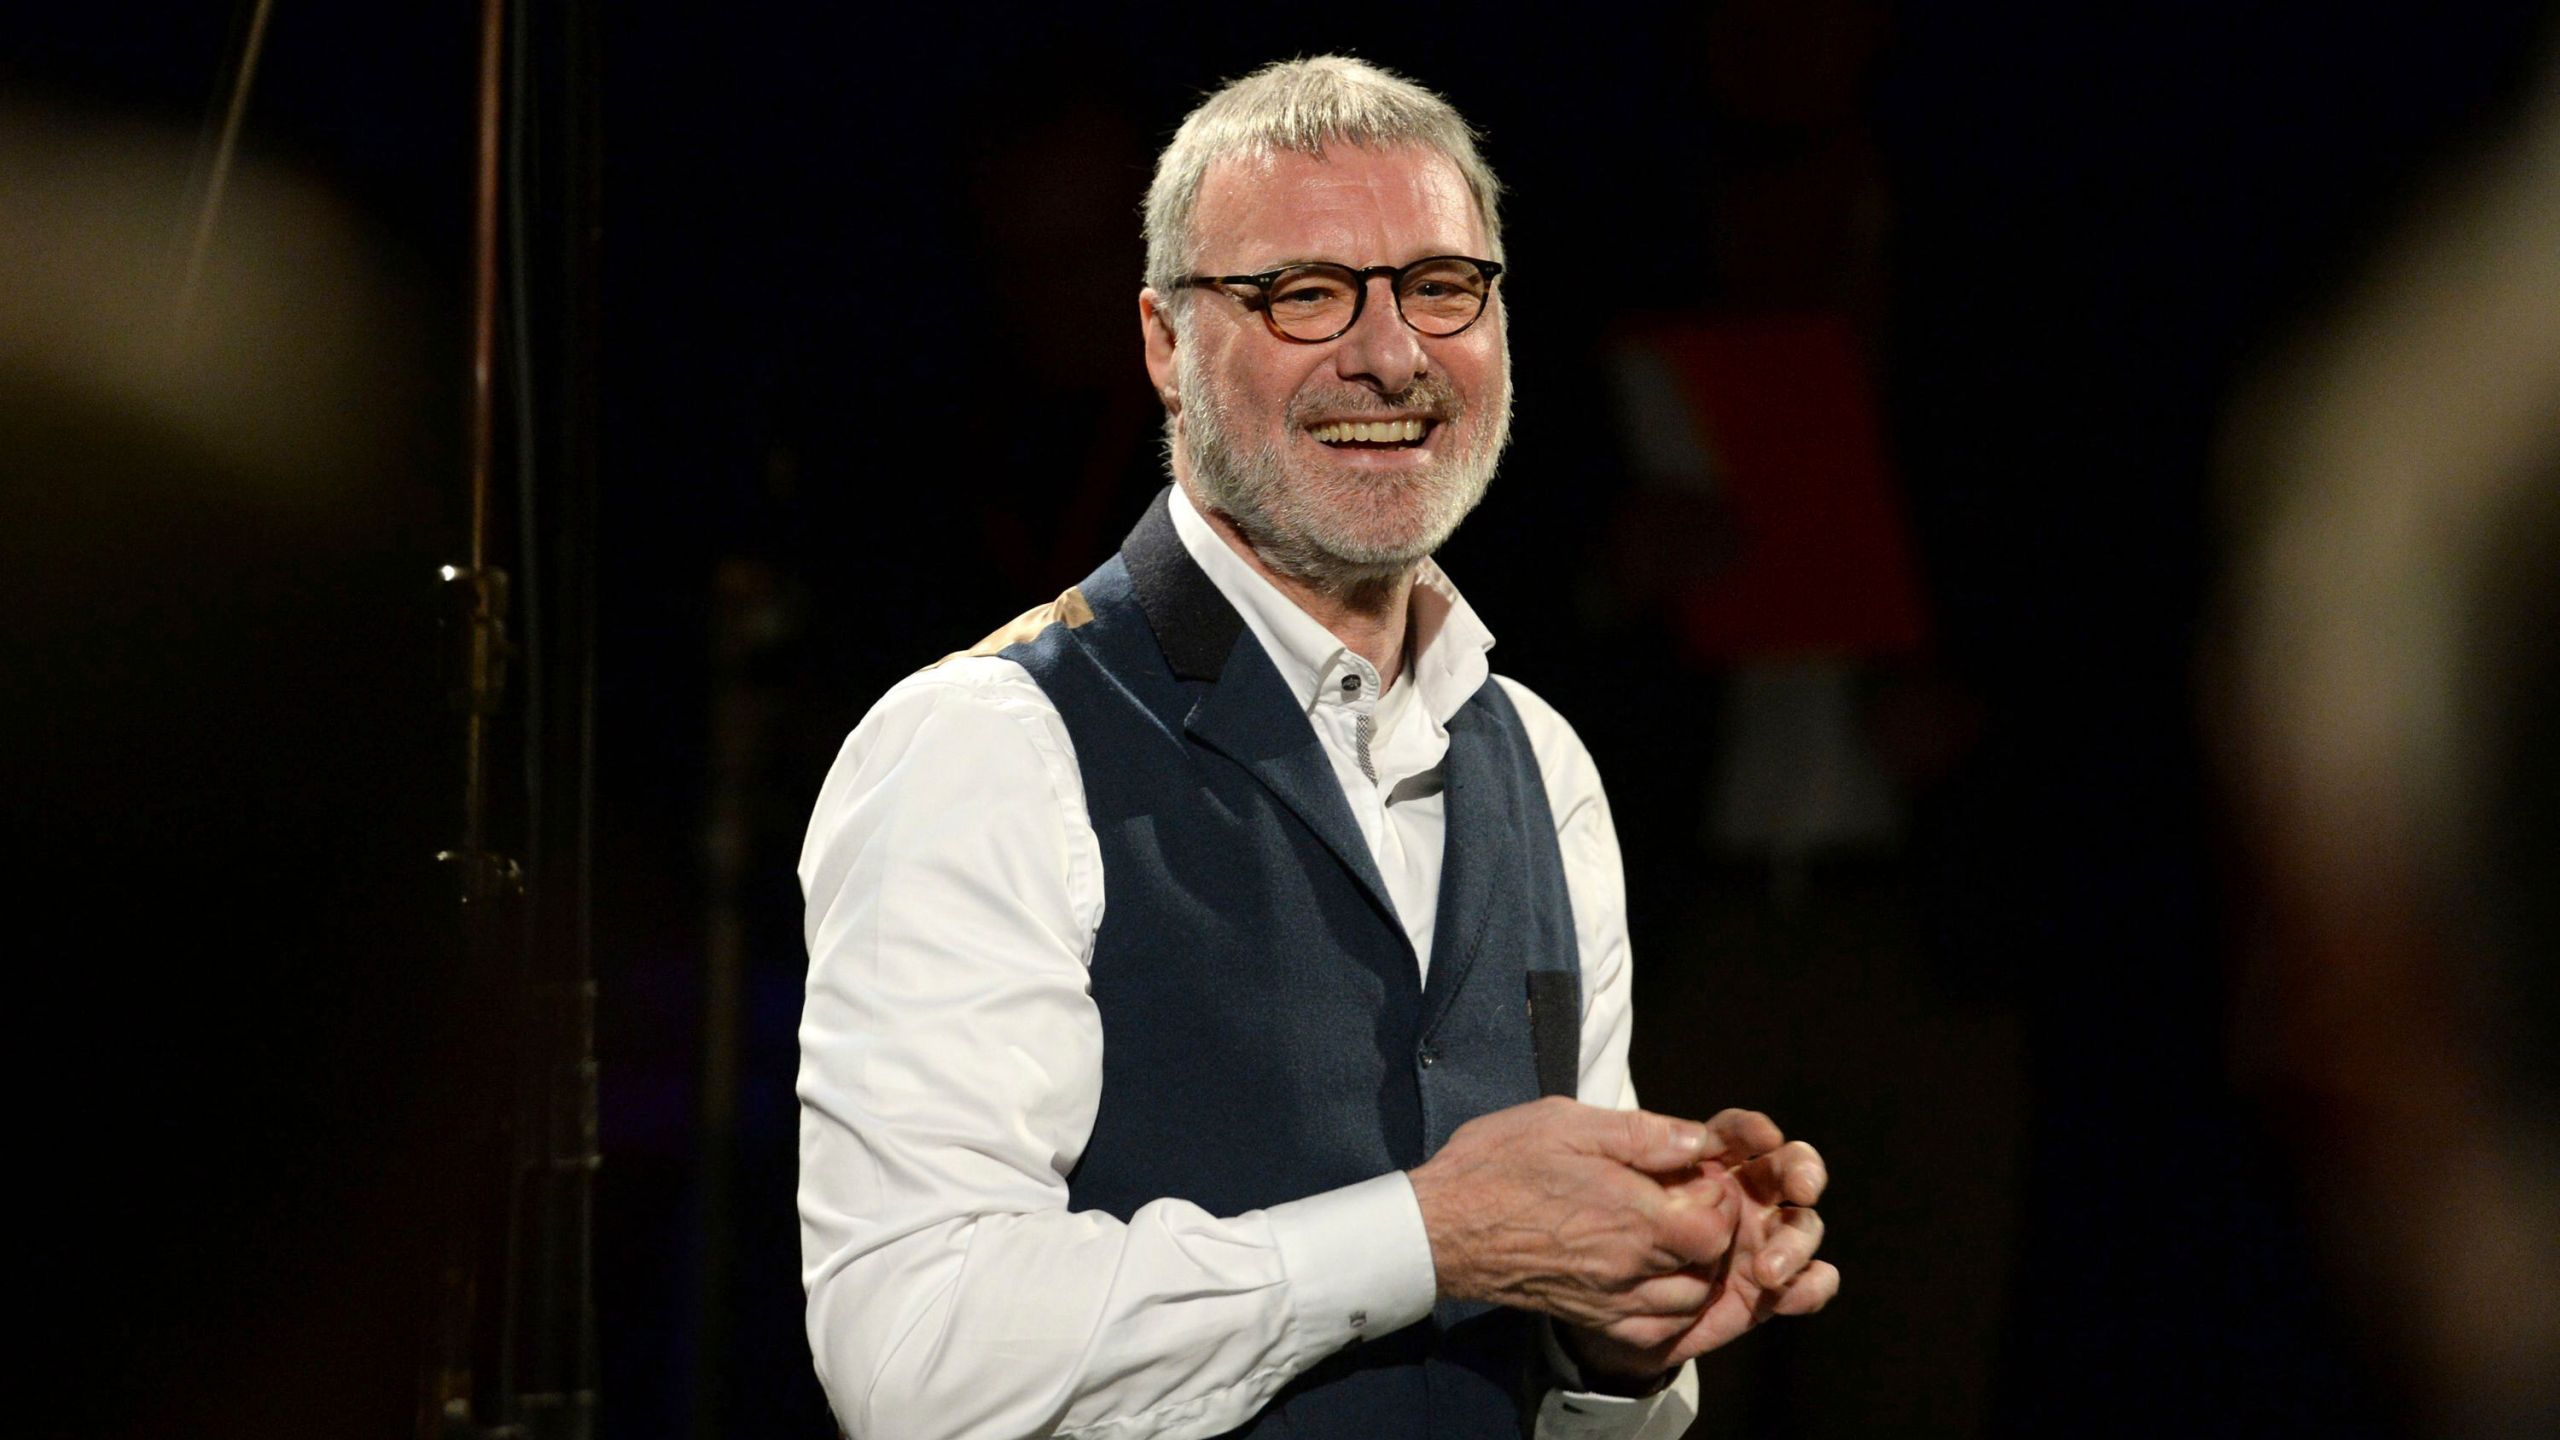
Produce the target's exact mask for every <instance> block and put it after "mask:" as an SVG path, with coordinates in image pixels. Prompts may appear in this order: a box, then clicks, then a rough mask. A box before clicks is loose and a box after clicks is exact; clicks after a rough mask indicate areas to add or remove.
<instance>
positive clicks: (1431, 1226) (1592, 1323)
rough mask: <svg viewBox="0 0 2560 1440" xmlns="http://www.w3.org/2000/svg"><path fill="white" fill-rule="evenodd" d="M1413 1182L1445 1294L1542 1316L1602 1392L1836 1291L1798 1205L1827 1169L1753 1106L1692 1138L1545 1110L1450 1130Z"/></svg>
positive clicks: (1817, 1225)
mask: <svg viewBox="0 0 2560 1440" xmlns="http://www.w3.org/2000/svg"><path fill="white" fill-rule="evenodd" d="M1411 1178H1412V1181H1413V1190H1414V1196H1415V1198H1416V1200H1418V1201H1419V1202H1420V1204H1421V1207H1422V1218H1423V1227H1424V1229H1425V1230H1426V1231H1427V1232H1428V1233H1429V1235H1430V1238H1431V1255H1432V1263H1433V1266H1434V1268H1435V1269H1436V1270H1437V1271H1438V1273H1439V1280H1440V1293H1441V1294H1443V1295H1445V1296H1448V1297H1450V1298H1453V1299H1463V1300H1488V1301H1492V1302H1494V1303H1496V1304H1502V1305H1510V1306H1514V1307H1517V1308H1520V1309H1525V1310H1535V1311H1538V1312H1541V1313H1543V1314H1546V1315H1550V1316H1553V1317H1555V1318H1556V1319H1557V1320H1558V1321H1561V1322H1563V1323H1562V1324H1561V1325H1559V1327H1558V1335H1559V1337H1560V1339H1562V1341H1563V1343H1564V1344H1565V1346H1566V1348H1567V1349H1568V1350H1569V1351H1571V1352H1572V1353H1573V1355H1574V1357H1575V1359H1576V1360H1577V1362H1579V1363H1580V1364H1581V1365H1582V1366H1583V1368H1584V1370H1585V1372H1586V1376H1587V1377H1589V1378H1591V1379H1593V1380H1595V1381H1604V1382H1605V1381H1614V1382H1616V1383H1615V1384H1614V1385H1611V1386H1610V1387H1609V1388H1625V1387H1627V1386H1629V1385H1630V1384H1631V1383H1632V1384H1635V1385H1636V1386H1638V1388H1640V1387H1641V1382H1644V1381H1648V1380H1652V1379H1655V1378H1658V1377H1660V1376H1661V1375H1662V1374H1663V1373H1664V1372H1666V1371H1668V1370H1670V1369H1672V1368H1673V1367H1675V1366H1678V1365H1680V1364H1681V1363H1682V1362H1684V1361H1686V1360H1688V1359H1690V1358H1691V1357H1693V1356H1696V1355H1699V1354H1702V1353H1704V1352H1706V1351H1708V1350H1712V1349H1714V1348H1716V1347H1717V1346H1719V1345H1722V1344H1725V1343H1726V1342H1727V1341H1730V1340H1732V1339H1734V1338H1735V1337H1736V1336H1739V1335H1741V1334H1742V1333H1744V1332H1745V1331H1747V1330H1749V1329H1751V1328H1752V1327H1753V1326H1755V1325H1757V1324H1759V1323H1760V1322H1761V1321H1762V1320H1765V1319H1767V1318H1768V1317H1769V1316H1771V1315H1803V1314H1810V1313H1811V1312H1813V1311H1815V1310H1819V1309H1821V1308H1822V1306H1823V1305H1824V1304H1826V1303H1828V1302H1829V1300H1830V1299H1831V1297H1832V1295H1833V1294H1834V1293H1835V1292H1836V1291H1837V1290H1838V1289H1839V1285H1840V1276H1839V1272H1838V1271H1837V1270H1835V1269H1834V1268H1833V1267H1832V1266H1831V1265H1830V1264H1828V1263H1827V1262H1822V1261H1817V1260H1815V1259H1814V1258H1813V1254H1814V1251H1815V1249H1816V1248H1817V1247H1818V1246H1820V1244H1821V1243H1822V1220H1821V1217H1820V1216H1818V1215H1816V1214H1815V1213H1814V1212H1813V1211H1812V1210H1811V1209H1809V1208H1806V1207H1809V1206H1811V1205H1812V1204H1813V1202H1814V1201H1816V1200H1818V1199H1819V1198H1821V1194H1822V1190H1823V1186H1824V1185H1825V1184H1826V1183H1827V1181H1828V1175H1827V1174H1826V1172H1825V1171H1824V1169H1823V1165H1822V1159H1821V1157H1820V1156H1819V1155H1818V1154H1816V1153H1815V1152H1814V1149H1813V1147H1812V1146H1810V1145H1806V1144H1804V1143H1802V1142H1801V1141H1798V1142H1794V1143H1789V1142H1788V1141H1787V1139H1786V1137H1785V1135H1784V1134H1783V1133H1781V1132H1780V1131H1779V1129H1778V1127H1777V1126H1776V1125H1775V1124H1774V1123H1772V1122H1771V1121H1770V1119H1769V1117H1767V1116H1765V1115H1761V1114H1759V1113H1757V1112H1755V1111H1748V1110H1727V1111H1725V1112H1723V1113H1722V1114H1719V1115H1718V1116H1716V1117H1715V1118H1714V1119H1713V1120H1711V1121H1708V1122H1707V1123H1706V1124H1705V1125H1703V1126H1702V1125H1699V1124H1698V1123H1697V1122H1695V1121H1689V1120H1680V1119H1676V1118H1673V1117H1671V1116H1666V1115H1655V1114H1650V1113H1647V1112H1644V1111H1619V1110H1603V1109H1600V1108H1597V1107H1594V1106H1588V1105H1581V1104H1577V1103H1576V1102H1574V1101H1570V1100H1564V1099H1547V1100H1541V1101H1538V1102H1536V1103H1535V1104H1531V1105H1522V1106H1517V1107H1514V1108H1512V1109H1509V1110H1502V1111H1497V1112H1495V1113H1493V1114H1491V1115H1486V1116H1482V1117H1480V1118H1478V1119H1476V1120H1472V1121H1470V1122H1468V1123H1467V1124H1465V1125H1463V1126H1461V1127H1459V1129H1458V1131H1457V1133H1456V1134H1455V1135H1452V1136H1451V1137H1450V1139H1449V1143H1448V1144H1447V1145H1446V1146H1444V1147H1442V1149H1441V1151H1440V1153H1439V1154H1437V1155H1434V1156H1433V1157H1432V1158H1431V1159H1430V1160H1429V1161H1428V1162H1427V1163H1425V1164H1424V1165H1422V1166H1420V1167H1419V1168H1417V1169H1415V1170H1414V1171H1413V1172H1411Z"/></svg>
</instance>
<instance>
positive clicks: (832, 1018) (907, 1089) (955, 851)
mask: <svg viewBox="0 0 2560 1440" xmlns="http://www.w3.org/2000/svg"><path fill="white" fill-rule="evenodd" d="M1100 863H1101V862H1100V855H1099V851H1098V849H1097V848H1096V846H1095V844H1094V840H1093V835H1092V831H1091V829H1090V827H1089V825H1088V823H1087V822H1086V820H1085V818H1084V797H1083V788H1082V783H1081V780H1080V778H1079V776H1078V774H1077V771H1076V768H1075V761H1074V757H1073V755H1072V753H1071V752H1070V751H1069V749H1068V741H1067V737H1066V733H1065V729H1064V727H1063V726H1062V725H1061V724H1060V723H1059V722H1058V719H1057V716H1056V713H1055V711H1054V710H1052V709H1051V708H1050V707H1049V706H1048V704H1047V701H1046V699H1045V697H1043V696H1042V695H1041V694H1040V692H1039V689H1038V687H1037V686H1036V685H1034V684H1033V683H1032V682H1031V681H1030V680H1029V678H1028V677H1027V676H1024V675H1023V674H1022V673H1021V671H1020V670H1019V668H1018V667H1015V666H1013V665H1011V664H1010V663H1008V662H1005V661H1001V660H995V659H978V660H968V661H961V662H956V663H954V664H951V665H947V666H945V667H943V668H942V669H940V670H937V671H934V672H930V673H928V674H926V675H924V676H919V677H916V678H915V679H912V680H910V681H908V682H906V683H905V684H902V685H901V686H900V687H899V688H898V689H897V690H894V691H892V692H891V694H890V696H889V697H888V698H886V699H884V700H883V701H882V702H881V704H880V705H879V706H878V707H876V708H875V709H874V710H873V712H872V714H871V715H870V716H869V717H867V718H866V719H865V720H864V722H863V724H862V726H861V727H860V728H858V729H857V730H856V731H855V732H854V735H853V737H852V738H851V739H850V740H849V741H848V742H847V743H846V746H845V749H844V752H843V754H842V756H841V757H840V758H839V760H838V761H837V764H836V767H835V769H834V771H833V773H832V774H831V775H830V776H829V778H828V781H827V784H826V788H825V790H824V792H823V793H822V794H821V796H820V799H819V802H818V806H817V810H816V814H815V816H814V817H813V819H812V822H811V826H810V831H809V838H808V843H807V846H806V848H805V849H804V852H803V855H802V860H801V880H802V884H803V887H804V890H805V892H806V894H807V896H808V901H809V911H808V941H809V952H810V973H809V987H808V999H807V1009H806V1012H805V1015H804V1018H803V1022H802V1027H801V1057H802V1058H801V1073H800V1087H799V1088H800V1097H801V1104H802V1117H801V1184H800V1212H801V1237H802V1256H803V1264H804V1274H803V1278H804V1280H805V1281H806V1283H807V1286H808V1291H809V1316H808V1318H809V1341H810V1347H811V1350H812V1352H813V1353H814V1355H815V1357H816V1362H817V1368H818V1373H819V1378H820V1380H821V1381H822V1383H823V1384H824V1385H825V1387H826V1390H827V1394H828V1397H829V1400H830V1402H831V1404H832V1405H833V1406H834V1408H835V1411H836V1415H837V1418H838V1420H839V1421H840V1422H841V1423H842V1424H843V1425H844V1426H845V1428H846V1429H847V1431H848V1432H849V1433H851V1434H852V1435H854V1436H856V1437H896V1440H929V1437H932V1436H936V1435H970V1436H978V1435H1026V1436H1027V1435H1050V1434H1059V1435H1096V1436H1101V1435H1107V1436H1112V1437H1124V1436H1125V1437H1137V1436H1165V1437H1179V1436H1191V1435H1210V1434H1216V1433H1219V1432H1221V1431H1224V1430H1228V1429H1231V1428H1233V1427H1235V1426H1237V1425H1239V1424H1242V1423H1243V1422H1244V1421H1245V1420H1246V1419H1247V1418H1249V1417H1250V1416H1251V1415H1252V1414H1253V1413H1254V1412H1255V1411H1256V1410H1258V1409H1259V1408H1260V1407H1261V1406H1262V1404H1263V1403H1264V1402H1265V1401H1266V1400H1267V1399H1269V1397H1270V1395H1271V1394H1272V1392H1274V1391H1275V1390H1277V1389H1278V1388H1279V1387H1280V1386H1281V1385H1282V1384H1284V1383H1286V1382H1287V1381H1288V1380H1289V1379H1290V1378H1292V1377H1294V1376H1295V1375H1297V1374H1298V1373H1299V1372H1300V1371H1302V1370H1304V1369H1305V1368H1306V1367H1307V1366H1309V1365H1311V1364H1313V1363H1314V1362H1315V1361H1316V1360H1318V1359H1321V1358H1322V1357H1323V1356H1324V1355H1326V1354H1328V1353H1331V1352H1332V1351H1333V1350H1335V1349H1338V1348H1340V1347H1341V1346H1343V1345H1345V1344H1347V1343H1350V1342H1351V1341H1352V1340H1354V1339H1356V1338H1357V1337H1358V1336H1359V1335H1360V1334H1362V1333H1381V1332H1382V1331H1383V1330H1385V1329H1392V1328H1394V1327H1396V1326H1399V1325H1403V1324H1407V1323H1410V1322H1411V1321H1413V1320H1415V1319H1418V1318H1420V1317H1421V1316H1422V1315H1423V1314H1426V1313H1428V1311H1429V1309H1430V1306H1431V1303H1432V1299H1433V1285H1432V1276H1431V1270H1430V1263H1429V1247H1428V1244H1427V1242H1426V1241H1425V1240H1424V1239H1423V1237H1422V1232H1421V1223H1420V1217H1419V1214H1418V1213H1417V1211H1416V1210H1415V1207H1414V1201H1413V1198H1412V1194H1411V1191H1410V1190H1409V1188H1408V1187H1407V1186H1406V1185H1405V1183H1404V1180H1403V1178H1402V1177H1401V1176H1394V1175H1389V1176H1384V1177H1381V1178H1380V1179H1379V1180H1376V1181H1371V1182H1368V1183H1365V1184H1362V1185H1355V1186H1351V1187H1348V1188H1347V1189H1345V1190H1341V1191H1336V1192H1332V1193H1329V1194H1326V1195H1319V1196H1315V1197H1311V1198H1309V1199H1306V1200H1301V1201H1296V1202H1292V1203H1290V1204H1287V1205H1281V1206H1275V1207H1273V1208H1272V1209H1270V1210H1268V1211H1260V1212H1254V1213H1250V1214H1246V1215H1241V1216H1234V1217H1218V1216H1212V1215H1209V1214H1207V1213H1205V1212H1204V1211H1202V1210H1200V1209H1199V1208H1198V1207H1196V1206H1192V1205H1188V1204H1184V1203H1181V1202H1177V1201H1159V1202H1157V1203H1155V1204H1152V1205H1148V1206H1146V1207H1145V1208H1143V1209H1141V1210H1140V1211H1139V1212H1138V1213H1137V1214H1136V1215H1134V1216H1133V1217H1131V1219H1130V1221H1129V1222H1128V1223H1126V1224H1123V1223H1121V1222H1119V1221H1118V1220H1115V1219H1113V1218H1111V1217H1109V1216H1107V1215H1101V1214H1094V1213H1084V1214H1076V1213H1071V1212H1069V1211H1068V1209H1067V1194H1066V1181H1065V1178H1064V1177H1065V1175H1066V1174H1067V1172H1068V1171H1069V1170H1070V1169H1071V1168H1072V1167H1073V1166H1074V1164H1075V1162H1076V1160H1077V1158H1078V1156H1079V1155H1080V1154H1081V1152H1082V1149H1083V1146H1084V1144H1085V1142H1086V1140H1087V1139H1088V1138H1089V1136H1090V1134H1091V1130H1092V1125H1093V1119H1094V1112H1095V1106H1096V1103H1097V1100H1098V1097H1099V1092H1100V1085H1101V1044H1102V1032H1101V1024H1100V1019H1099V1016H1098V1015H1097V1014H1096V1013H1095V1011H1094V1008H1093V1004H1092V1001H1091V999H1090V998H1089V995H1088V992H1087V987H1086V974H1085V963H1086V961H1087V959H1088V958H1089V955H1090V948H1091V944H1092V937H1093V933H1094V929H1095V926H1096V925H1097V924H1098V923H1099V921H1100V914H1101V896H1102V887H1101V875H1100ZM1363 1311H1365V1312H1366V1315H1365V1324H1366V1331H1365V1332H1364V1331H1363V1330H1362V1329H1361V1328H1359V1327H1356V1326H1355V1325H1354V1324H1353V1323H1352V1321H1351V1318H1350V1317H1351V1316H1352V1315H1353V1314H1354V1313H1356V1312H1363Z"/></svg>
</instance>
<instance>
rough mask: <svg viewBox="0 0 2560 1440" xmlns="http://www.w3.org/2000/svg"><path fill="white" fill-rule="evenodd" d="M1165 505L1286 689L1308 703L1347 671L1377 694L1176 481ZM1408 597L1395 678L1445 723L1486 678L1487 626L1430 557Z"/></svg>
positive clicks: (1372, 672) (1363, 672)
mask: <svg viewBox="0 0 2560 1440" xmlns="http://www.w3.org/2000/svg"><path fill="white" fill-rule="evenodd" d="M1171 509H1172V512H1173V529H1174V533H1175V534H1176V535H1178V536H1180V537H1181V538H1182V548H1183V549H1184V550H1186V551H1189V552H1190V555H1191V559H1192V562H1193V563H1194V564H1196V565H1198V566H1199V567H1200V570H1201V573H1203V574H1205V575H1207V576H1208V577H1209V583H1210V584H1212V585H1215V586H1217V587H1218V593H1219V594H1221V595H1223V596H1225V597H1226V600H1227V603H1228V604H1230V605H1233V606H1234V607H1236V614H1237V615H1238V616H1240V617H1241V618H1242V619H1243V620H1244V623H1245V627H1246V628H1247V629H1250V630H1251V631H1253V638H1254V639H1256V640H1258V641H1260V642H1262V648H1263V651H1264V652H1265V653H1266V654H1268V655H1269V656H1270V657H1271V663H1272V665H1273V666H1274V667H1276V668H1277V669H1278V670H1279V672H1280V678H1281V680H1282V681H1283V682H1284V683H1286V684H1287V685H1288V687H1289V692H1290V693H1291V694H1293V695H1295V696H1297V697H1298V699H1299V701H1300V702H1301V703H1303V704H1304V705H1305V706H1306V707H1307V708H1308V709H1309V710H1313V709H1314V708H1315V707H1316V706H1317V705H1318V704H1319V703H1321V702H1322V701H1324V700H1325V699H1326V698H1328V689H1327V687H1332V686H1339V685H1341V684H1342V677H1343V676H1344V675H1346V674H1349V675H1357V676H1359V677H1360V678H1361V680H1362V683H1363V684H1364V685H1365V686H1366V687H1367V689H1366V694H1367V695H1368V696H1369V698H1371V699H1375V698H1377V694H1378V691H1377V684H1378V672H1377V670H1376V668H1375V667H1374V666H1372V665H1370V664H1369V662H1368V661H1367V660H1365V659H1362V658H1361V657H1360V656H1359V655H1357V654H1354V653H1353V652H1352V651H1351V650H1350V648H1349V647H1347V646H1345V645H1344V644H1343V643H1342V642H1341V641H1340V640H1338V639H1336V638H1335V637H1334V634H1333V632H1332V631H1330V630H1327V629H1326V628H1324V626H1323V625H1321V624H1319V623H1318V622H1317V621H1316V618H1315V617H1314V616H1312V615H1309V614H1308V613H1307V612H1306V611H1304V610H1301V609H1299V608H1298V606H1297V603H1296V602H1295V601H1293V600H1291V599H1290V598H1289V597H1288V596H1286V595H1284V594H1282V593H1281V592H1280V589H1279V587H1278V586H1275V585H1273V584H1272V583H1271V582H1270V581H1269V580H1267V579H1264V578H1263V576H1262V573H1261V572H1260V571H1258V570H1256V569H1254V568H1253V567H1252V566H1251V565H1249V564H1247V563H1246V562H1245V559H1244V557H1243V556H1241V555H1238V554H1237V553H1236V552H1235V550H1234V549H1233V548H1232V547H1230V546H1229V545H1228V544H1227V542H1226V539H1225V538H1224V537H1223V536H1221V535H1219V534H1218V532H1217V531H1216V530H1214V529H1211V528H1210V526H1209V522H1208V521H1207V520H1205V519H1203V518H1202V517H1201V514H1200V512H1199V510H1198V509H1197V508H1196V507H1194V506H1193V505H1192V503H1191V496H1190V495H1189V494H1188V493H1186V492H1185V491H1184V490H1183V488H1182V486H1181V485H1179V484H1176V485H1175V486H1174V487H1173V499H1172V506H1171ZM1409 603H1410V605H1411V619H1410V621H1409V622H1408V634H1409V636H1410V640H1409V641H1408V644H1407V649H1406V652H1405V657H1404V675H1403V677H1402V678H1401V679H1400V680H1399V681H1398V683H1399V684H1400V685H1402V684H1408V683H1409V684H1411V685H1412V686H1413V689H1414V692H1415V698H1416V699H1418V700H1419V701H1420V702H1421V704H1422V709H1423V711H1424V713H1425V714H1428V715H1429V716H1430V717H1431V720H1432V723H1433V725H1434V727H1435V728H1436V727H1441V726H1446V725H1447V724H1448V723H1449V718H1450V717H1451V716H1453V715H1455V714H1457V713H1458V710H1459V708H1460V707H1461V706H1464V705H1465V704H1466V703H1467V702H1468V701H1469V700H1471V699H1473V698H1475V693H1476V691H1478V690H1480V689H1482V688H1484V682H1485V678H1486V677H1487V676H1488V675H1490V674H1491V673H1492V666H1491V664H1490V662H1488V661H1487V660H1486V659H1485V652H1486V651H1489V650H1491V649H1492V648H1493V632H1492V631H1491V630H1488V629H1486V628H1485V624H1484V621H1483V620H1481V619H1480V618H1478V617H1477V615H1476V612H1475V607H1474V606H1472V605H1469V604H1468V603H1467V600H1466V597H1465V596H1463V595H1461V594H1459V593H1458V587H1457V586H1456V585H1454V584H1452V583H1451V582H1450V580H1449V577H1448V575H1447V573H1446V572H1444V571H1442V570H1441V568H1440V567H1439V565H1438V564H1437V563H1436V562H1434V561H1431V560H1425V561H1423V562H1422V565H1421V567H1420V568H1419V569H1418V570H1416V571H1415V573H1414V578H1413V598H1412V600H1411V601H1410V602H1409Z"/></svg>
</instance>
